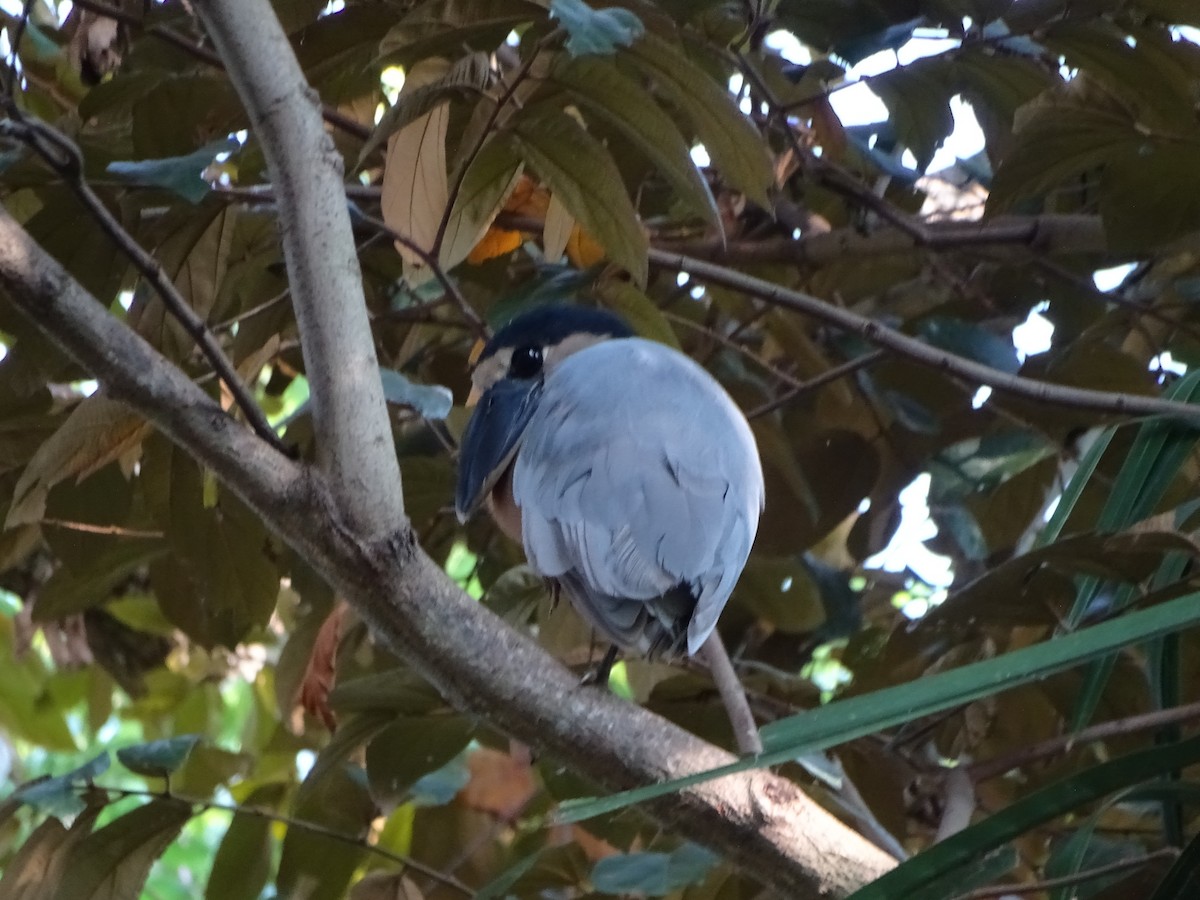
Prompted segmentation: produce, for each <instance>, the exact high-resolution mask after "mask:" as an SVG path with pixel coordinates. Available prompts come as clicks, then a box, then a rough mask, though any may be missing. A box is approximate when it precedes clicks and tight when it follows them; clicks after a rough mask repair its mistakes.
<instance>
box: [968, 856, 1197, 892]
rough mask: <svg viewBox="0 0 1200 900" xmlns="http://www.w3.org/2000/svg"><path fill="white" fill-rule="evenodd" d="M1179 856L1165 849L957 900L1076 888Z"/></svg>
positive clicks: (1001, 886)
mask: <svg viewBox="0 0 1200 900" xmlns="http://www.w3.org/2000/svg"><path fill="white" fill-rule="evenodd" d="M1178 855H1179V851H1178V850H1177V849H1175V848H1174V847H1163V848H1162V849H1161V850H1155V851H1154V852H1153V853H1147V854H1146V855H1145V856H1135V857H1134V858H1132V859H1119V860H1117V861H1116V862H1114V863H1109V864H1108V865H1106V866H1097V867H1096V868H1094V869H1084V870H1083V871H1082V872H1075V873H1073V874H1071V875H1063V876H1062V877H1061V878H1047V879H1045V880H1043V881H1031V882H1029V883H1028V884H997V885H992V886H989V887H982V888H976V889H975V890H973V891H968V892H967V893H965V894H959V895H958V896H957V897H955V898H954V900H996V898H999V897H1007V896H1008V895H1009V894H1038V893H1041V892H1042V891H1053V890H1056V889H1057V888H1063V887H1073V886H1074V885H1077V884H1083V883H1084V882H1086V881H1093V880H1095V879H1097V878H1103V877H1105V876H1106V875H1116V874H1118V873H1120V872H1128V871H1129V870H1130V869H1140V868H1141V867H1142V866H1144V865H1146V864H1148V863H1151V862H1155V861H1157V860H1160V859H1175V857H1177V856H1178Z"/></svg>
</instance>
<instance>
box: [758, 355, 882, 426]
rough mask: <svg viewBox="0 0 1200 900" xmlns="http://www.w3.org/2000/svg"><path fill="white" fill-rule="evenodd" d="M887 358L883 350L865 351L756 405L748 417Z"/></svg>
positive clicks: (772, 410)
mask: <svg viewBox="0 0 1200 900" xmlns="http://www.w3.org/2000/svg"><path fill="white" fill-rule="evenodd" d="M886 358H887V353H886V352H885V351H883V350H872V351H871V352H870V353H864V354H863V355H862V356H856V357H855V358H854V359H850V360H847V361H846V362H844V363H842V364H841V365H837V366H834V367H833V368H831V369H828V370H826V371H824V372H822V373H821V374H820V375H817V376H815V377H813V378H810V379H808V381H802V382H800V383H799V384H798V385H796V386H795V387H793V388H792V389H791V390H788V391H785V392H784V393H782V394H780V395H779V396H778V397H776V398H775V399H774V400H768V401H767V402H766V403H764V404H763V405H762V406H756V407H755V408H754V409H752V410H750V412H748V413H746V418H747V419H756V418H758V417H759V416H765V415H766V414H767V413H770V412H774V411H775V410H777V409H779V408H780V407H781V406H786V405H787V404H789V403H791V402H792V401H793V400H795V399H797V398H798V397H802V396H804V395H805V394H808V393H811V392H813V391H815V390H817V389H818V388H823V387H825V385H827V384H831V383H833V382H835V381H838V380H840V379H842V378H845V377H846V376H847V375H852V374H854V373H855V372H857V371H859V370H860V369H865V368H867V367H869V366H873V365H875V363H877V362H881V361H882V360H884V359H886Z"/></svg>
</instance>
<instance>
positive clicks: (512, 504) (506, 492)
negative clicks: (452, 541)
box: [487, 464, 521, 544]
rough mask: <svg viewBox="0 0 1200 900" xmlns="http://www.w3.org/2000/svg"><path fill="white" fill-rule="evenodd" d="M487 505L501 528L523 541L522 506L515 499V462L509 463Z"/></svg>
mask: <svg viewBox="0 0 1200 900" xmlns="http://www.w3.org/2000/svg"><path fill="white" fill-rule="evenodd" d="M487 506H488V513H490V514H491V517H492V518H493V519H494V520H495V521H496V524H497V525H499V526H500V530H501V531H503V532H504V533H505V534H506V535H508V536H509V537H510V538H512V539H513V540H514V541H516V542H517V543H518V544H519V543H521V507H519V506H517V502H516V500H514V499H513V464H510V465H509V467H508V468H507V469H506V470H505V472H504V474H503V475H501V476H500V479H499V480H498V481H497V482H496V486H495V487H494V488H492V492H491V493H490V494H488V499H487Z"/></svg>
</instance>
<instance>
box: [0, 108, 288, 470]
mask: <svg viewBox="0 0 1200 900" xmlns="http://www.w3.org/2000/svg"><path fill="white" fill-rule="evenodd" d="M9 110H10V114H11V115H12V116H13V118H11V119H6V120H2V121H0V133H3V134H7V135H9V136H11V137H14V138H16V139H17V140H20V141H21V142H22V143H24V144H25V145H26V146H28V147H29V148H30V149H32V150H33V151H34V152H35V153H37V155H38V156H40V157H41V158H42V159H43V160H45V161H46V163H47V164H48V165H49V166H50V168H52V169H53V170H54V171H55V172H57V173H58V174H59V175H61V176H62V178H63V179H64V180H65V181H66V182H67V183H68V184H69V185H70V186H71V188H72V189H73V190H74V191H75V194H76V195H77V196H78V197H79V199H80V200H82V201H83V205H84V206H85V207H87V210H88V212H89V213H91V215H92V218H94V219H95V220H96V222H97V224H99V225H100V227H101V228H102V229H103V230H104V232H105V234H107V235H108V236H109V237H110V238H111V239H112V240H113V242H114V243H116V245H117V246H118V247H120V248H121V250H122V252H124V254H125V255H126V256H127V257H129V260H130V261H131V262H132V263H133V265H134V266H135V267H136V268H137V270H138V271H139V272H141V273H142V276H143V277H144V278H145V279H146V280H147V281H148V282H149V283H150V285H151V286H152V287H153V288H154V290H155V292H156V293H157V294H158V296H159V297H160V298H161V299H162V302H163V305H164V306H165V307H166V308H167V311H168V312H169V313H170V314H171V315H172V316H173V317H174V318H175V320H176V321H177V322H179V324H180V326H181V327H182V328H183V330H184V331H185V332H187V334H188V336H189V337H191V339H192V340H193V341H195V342H196V346H198V347H199V348H200V351H201V352H202V353H203V354H204V356H205V358H206V359H207V360H208V362H209V364H210V365H211V366H212V367H213V369H214V370H215V371H216V372H217V374H218V376H219V377H220V379H221V382H222V383H223V384H224V385H225V387H226V389H227V390H228V391H229V393H230V395H231V396H232V397H233V400H234V402H235V403H236V404H237V406H238V408H239V409H240V410H241V411H242V414H243V415H244V416H245V417H246V421H247V422H248V423H249V425H250V427H251V428H252V429H253V430H254V433H255V434H257V435H258V436H259V437H260V438H262V440H264V441H266V442H267V443H268V444H270V445H271V446H272V447H274V448H275V449H276V450H278V451H279V452H280V453H284V454H287V455H290V454H291V451H290V450H289V449H288V447H287V446H286V445H285V444H284V443H283V441H282V440H280V438H279V435H277V434H276V433H275V429H274V428H272V427H271V423H270V422H268V421H267V417H266V415H265V414H264V413H263V411H262V409H261V408H259V406H258V404H257V403H255V402H254V397H253V396H252V395H251V394H250V391H249V390H248V389H247V388H246V386H245V385H244V384H243V383H242V380H241V378H240V377H239V376H238V374H237V370H236V369H234V367H233V363H232V362H230V360H229V358H228V357H227V356H226V355H225V352H224V351H223V350H222V349H221V345H220V343H218V341H217V339H216V337H215V336H214V335H213V333H212V332H211V331H210V330H209V329H208V326H207V325H205V323H204V320H203V319H201V318H200V317H199V316H198V315H196V312H195V311H194V310H193V309H192V308H191V306H189V305H188V302H187V300H186V299H184V297H183V295H182V294H180V293H179V290H178V289H177V288H176V287H175V285H174V284H173V283H172V282H171V279H170V278H168V277H167V274H166V272H164V271H163V268H162V266H161V265H159V262H158V260H156V259H155V258H154V257H153V256H151V255H150V254H149V253H148V252H146V250H145V249H144V248H143V247H142V246H141V244H139V243H138V242H137V241H136V240H135V239H134V237H133V235H131V234H130V233H129V232H128V231H126V230H125V228H124V227H123V226H122V225H121V223H120V222H119V221H117V218H116V217H115V216H114V215H113V214H112V213H111V212H109V209H108V207H107V206H105V204H104V201H103V200H101V199H100V198H99V197H98V196H97V195H96V192H95V191H93V190H92V188H91V185H89V184H88V182H87V179H86V178H84V175H83V155H82V154H81V153H80V151H79V148H78V147H77V146H76V145H75V143H74V142H73V141H71V140H70V139H69V138H68V137H67V136H66V135H64V134H62V133H61V132H59V131H56V130H55V129H54V128H51V127H50V126H49V125H47V124H45V123H44V122H40V121H38V120H37V119H33V118H29V117H27V116H25V115H23V114H22V113H21V112H20V111H19V110H18V109H17V108H16V105H15V103H13V102H12V100H11V98H9Z"/></svg>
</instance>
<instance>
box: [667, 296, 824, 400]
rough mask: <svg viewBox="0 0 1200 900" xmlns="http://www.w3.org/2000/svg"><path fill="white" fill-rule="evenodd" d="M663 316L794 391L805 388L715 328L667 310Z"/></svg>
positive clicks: (801, 382) (793, 377)
mask: <svg viewBox="0 0 1200 900" xmlns="http://www.w3.org/2000/svg"><path fill="white" fill-rule="evenodd" d="M662 314H663V318H665V319H667V320H668V321H670V322H674V323H675V324H677V325H683V326H684V327H686V328H690V329H692V330H693V331H697V332H699V333H700V334H703V335H704V336H705V337H707V338H710V339H711V340H713V341H716V342H717V343H718V344H720V345H721V346H722V347H726V348H728V349H730V350H732V351H734V352H735V353H739V354H741V355H742V356H744V357H746V359H748V360H750V361H751V362H753V363H754V364H755V365H757V366H759V367H761V368H762V369H763V370H764V371H766V372H767V373H768V374H770V375H772V376H774V377H775V378H778V379H779V380H780V381H782V382H783V383H784V384H786V385H787V386H788V387H789V388H791V389H792V390H801V389H803V388H804V385H805V382H803V381H801V380H800V379H799V378H797V377H796V376H795V375H792V374H790V373H788V372H785V371H783V369H780V368H779V367H778V366H775V365H772V364H771V363H769V362H768V361H767V360H765V359H763V358H762V357H761V356H759V355H758V354H757V353H755V352H754V351H753V350H751V349H750V348H749V347H746V346H744V345H742V344H739V343H738V342H737V341H735V340H732V339H731V338H728V337H726V336H725V335H723V334H721V333H720V332H719V331H716V330H715V329H713V328H709V327H708V326H707V325H701V324H700V323H699V322H693V321H692V320H691V319H689V318H687V317H686V316H681V315H678V314H677V313H673V312H669V311H667V310H663V313H662Z"/></svg>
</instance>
